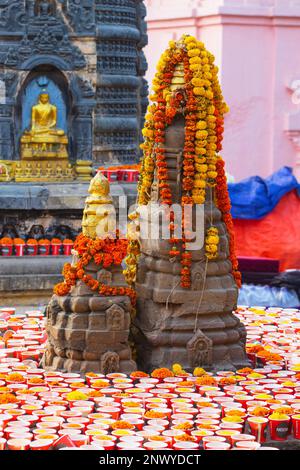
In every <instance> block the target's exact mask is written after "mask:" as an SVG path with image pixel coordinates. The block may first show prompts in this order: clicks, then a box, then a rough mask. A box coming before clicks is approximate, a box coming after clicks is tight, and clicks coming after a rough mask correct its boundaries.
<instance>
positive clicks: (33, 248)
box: [26, 243, 38, 256]
mask: <svg viewBox="0 0 300 470" xmlns="http://www.w3.org/2000/svg"><path fill="white" fill-rule="evenodd" d="M26 252H27V255H28V256H36V255H37V254H38V245H37V244H34V245H32V244H30V243H27V250H26Z"/></svg>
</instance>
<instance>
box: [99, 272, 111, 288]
mask: <svg viewBox="0 0 300 470" xmlns="http://www.w3.org/2000/svg"><path fill="white" fill-rule="evenodd" d="M97 280H98V281H99V282H101V284H105V285H109V284H111V281H112V273H111V272H110V271H107V270H106V269H101V270H100V271H99V272H98V273H97Z"/></svg>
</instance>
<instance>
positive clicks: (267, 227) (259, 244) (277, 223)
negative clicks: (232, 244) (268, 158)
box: [234, 191, 300, 271]
mask: <svg viewBox="0 0 300 470" xmlns="http://www.w3.org/2000/svg"><path fill="white" fill-rule="evenodd" d="M234 228H235V237H236V251H237V255H238V256H254V257H258V258H276V259H279V260H280V270H281V271H284V270H285V269H300V198H299V196H298V194H297V192H296V191H291V192H290V193H288V194H286V195H285V196H284V197H283V198H282V199H281V200H280V202H279V203H278V204H277V206H276V207H275V209H273V211H272V212H270V213H269V214H268V215H266V216H265V217H264V218H263V219H261V220H243V219H235V220H234Z"/></svg>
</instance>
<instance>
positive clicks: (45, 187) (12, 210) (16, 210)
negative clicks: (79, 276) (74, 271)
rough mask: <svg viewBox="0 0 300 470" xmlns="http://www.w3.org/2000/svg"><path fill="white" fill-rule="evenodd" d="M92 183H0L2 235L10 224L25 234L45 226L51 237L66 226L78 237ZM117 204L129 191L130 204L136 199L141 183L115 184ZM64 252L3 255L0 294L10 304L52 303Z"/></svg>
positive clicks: (0, 224)
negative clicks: (17, 255) (61, 226)
mask: <svg viewBox="0 0 300 470" xmlns="http://www.w3.org/2000/svg"><path fill="white" fill-rule="evenodd" d="M88 187H89V183H45V184H43V183H36V184H30V183H18V184H15V183H0V234H1V233H2V230H3V227H4V226H5V225H11V226H13V227H15V228H16V230H17V232H18V235H19V236H20V237H23V238H25V237H26V236H28V233H29V231H30V229H31V227H32V226H33V225H42V226H43V227H44V229H45V232H46V236H47V237H49V238H52V237H53V236H54V230H55V227H57V226H59V225H65V226H67V227H69V228H70V230H71V232H72V234H73V235H74V237H75V236H76V235H77V234H78V233H79V232H80V230H81V219H82V213H83V208H84V203H85V198H86V195H87V192H88ZM110 188H111V196H112V198H113V203H114V205H115V207H116V210H118V204H119V197H120V196H126V197H127V204H128V207H129V206H130V205H131V204H133V203H134V202H135V200H136V183H123V184H119V183H112V184H111V185H110ZM67 261H69V258H67V257H65V256H47V257H43V256H35V257H30V256H24V257H16V256H10V257H7V258H5V257H2V256H0V295H1V297H2V299H3V303H4V304H5V305H7V306H9V305H25V304H26V305H39V304H42V305H44V304H47V303H48V301H49V298H50V297H51V295H52V290H53V286H54V285H55V284H56V283H58V282H61V280H62V276H61V272H62V268H63V265H64V263H65V262H67Z"/></svg>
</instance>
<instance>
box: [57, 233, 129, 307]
mask: <svg viewBox="0 0 300 470" xmlns="http://www.w3.org/2000/svg"><path fill="white" fill-rule="evenodd" d="M127 248H128V241H127V240H126V239H121V238H119V233H118V232H117V236H116V238H105V239H100V238H99V239H96V240H93V239H92V238H89V237H86V236H84V235H83V234H80V235H79V236H78V237H77V238H76V240H75V242H74V250H75V252H76V254H77V256H78V258H79V259H78V261H77V263H76V264H75V265H72V264H70V263H66V264H65V265H64V268H63V276H64V282H61V283H59V284H57V285H56V286H55V287H54V293H55V294H57V295H60V296H64V295H67V294H69V292H70V291H71V289H72V287H74V286H75V285H76V282H77V281H78V280H81V281H83V282H84V283H85V284H86V285H87V286H88V287H90V289H91V290H93V291H97V292H98V293H99V294H101V295H104V296H116V295H121V296H123V295H126V296H128V297H130V299H131V302H132V304H133V305H135V302H136V293H135V291H134V290H133V289H132V288H131V287H119V286H108V285H106V284H101V283H100V282H99V281H98V280H96V279H94V278H93V276H91V275H90V274H86V272H85V268H86V266H87V265H88V264H89V263H90V262H91V261H93V260H94V262H95V263H96V264H98V265H102V267H103V268H108V267H109V266H112V265H115V266H120V265H121V264H122V261H123V259H124V258H125V256H126V253H127Z"/></svg>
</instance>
